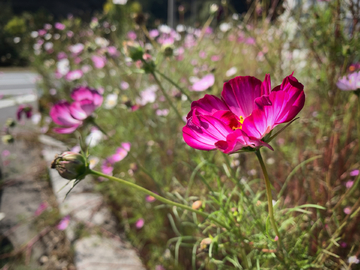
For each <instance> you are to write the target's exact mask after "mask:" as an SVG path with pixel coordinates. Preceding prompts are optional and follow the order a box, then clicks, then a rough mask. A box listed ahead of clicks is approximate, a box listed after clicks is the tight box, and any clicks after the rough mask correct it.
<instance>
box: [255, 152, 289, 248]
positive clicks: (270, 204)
mask: <svg viewBox="0 0 360 270" xmlns="http://www.w3.org/2000/svg"><path fill="white" fill-rule="evenodd" d="M255 154H256V156H257V158H258V160H259V163H260V166H261V169H262V171H263V174H264V178H265V185H266V195H267V200H268V209H269V217H270V222H271V225H272V227H273V229H274V231H275V233H276V236H277V237H278V246H279V247H281V246H282V244H281V237H280V234H279V231H278V228H277V226H276V222H275V218H274V209H273V205H272V195H271V184H270V180H269V175H268V172H267V170H266V167H265V163H264V160H263V158H262V156H261V153H260V149H258V150H256V152H255Z"/></svg>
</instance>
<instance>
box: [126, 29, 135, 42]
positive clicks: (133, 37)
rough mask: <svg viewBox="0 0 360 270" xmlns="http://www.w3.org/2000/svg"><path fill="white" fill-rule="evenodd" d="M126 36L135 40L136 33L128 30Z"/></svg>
mask: <svg viewBox="0 0 360 270" xmlns="http://www.w3.org/2000/svg"><path fill="white" fill-rule="evenodd" d="M127 37H128V39H130V40H135V39H136V33H135V32H134V31H129V32H128V33H127Z"/></svg>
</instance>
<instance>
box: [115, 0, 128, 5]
mask: <svg viewBox="0 0 360 270" xmlns="http://www.w3.org/2000/svg"><path fill="white" fill-rule="evenodd" d="M126 3H127V0H113V4H115V5H126Z"/></svg>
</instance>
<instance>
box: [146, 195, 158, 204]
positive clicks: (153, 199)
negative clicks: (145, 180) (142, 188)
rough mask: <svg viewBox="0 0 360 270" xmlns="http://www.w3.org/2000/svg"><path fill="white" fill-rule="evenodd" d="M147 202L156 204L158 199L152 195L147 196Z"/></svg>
mask: <svg viewBox="0 0 360 270" xmlns="http://www.w3.org/2000/svg"><path fill="white" fill-rule="evenodd" d="M145 200H146V201H147V202H150V203H151V202H154V201H155V200H156V199H155V198H154V197H153V196H150V195H146V197H145Z"/></svg>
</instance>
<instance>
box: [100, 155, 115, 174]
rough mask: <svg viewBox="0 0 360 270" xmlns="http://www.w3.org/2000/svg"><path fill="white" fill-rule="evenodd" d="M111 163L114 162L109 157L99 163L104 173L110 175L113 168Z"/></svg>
mask: <svg viewBox="0 0 360 270" xmlns="http://www.w3.org/2000/svg"><path fill="white" fill-rule="evenodd" d="M113 164H114V163H113V162H112V161H111V160H110V159H109V158H107V159H105V160H104V162H103V163H102V164H101V171H102V172H103V173H104V174H109V175H111V174H112V172H113V170H114V166H113Z"/></svg>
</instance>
